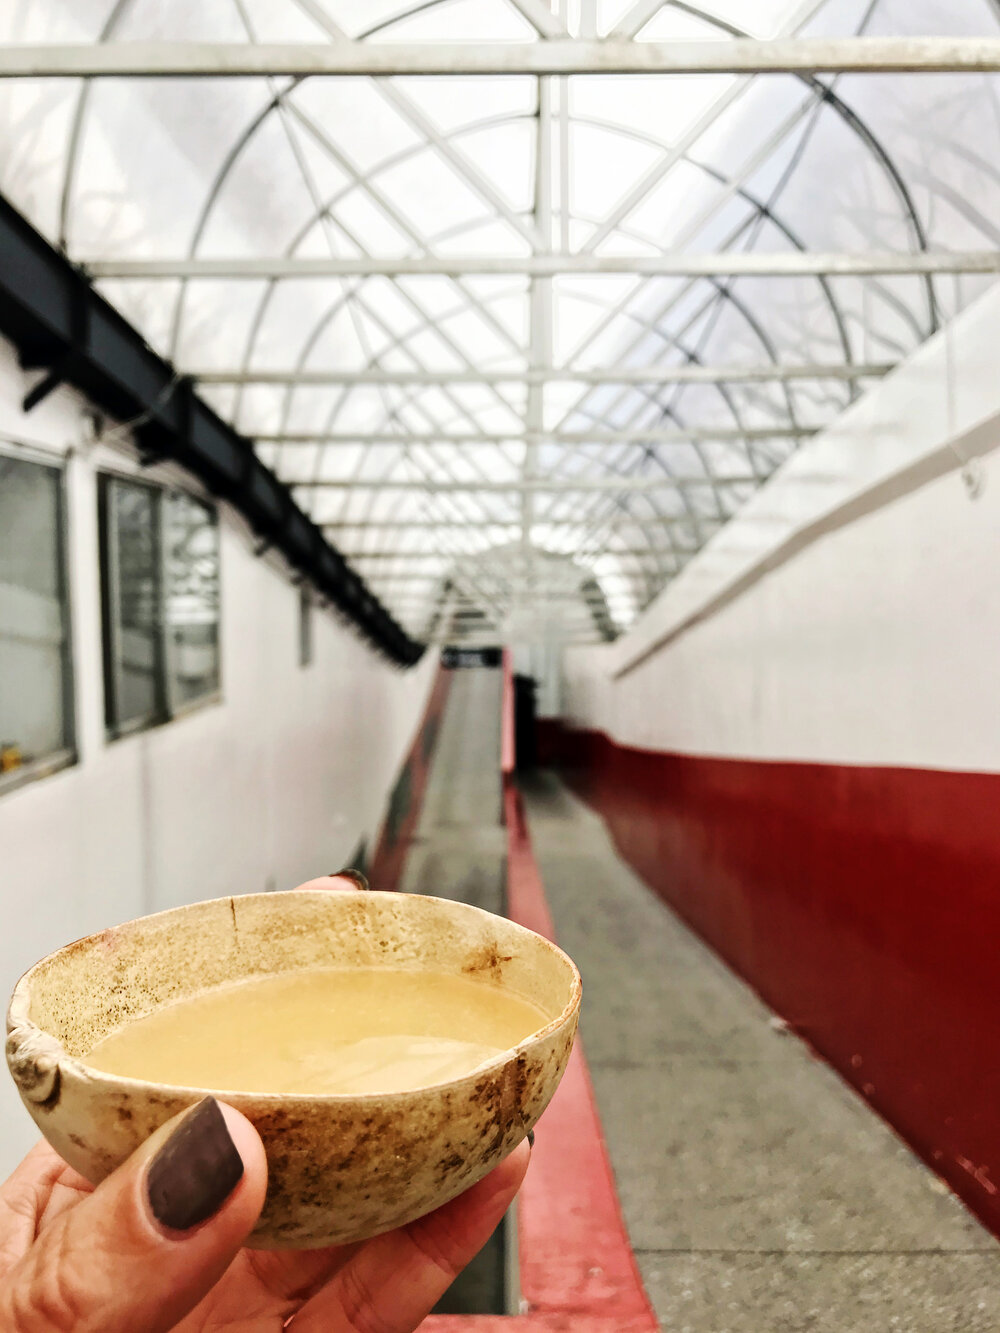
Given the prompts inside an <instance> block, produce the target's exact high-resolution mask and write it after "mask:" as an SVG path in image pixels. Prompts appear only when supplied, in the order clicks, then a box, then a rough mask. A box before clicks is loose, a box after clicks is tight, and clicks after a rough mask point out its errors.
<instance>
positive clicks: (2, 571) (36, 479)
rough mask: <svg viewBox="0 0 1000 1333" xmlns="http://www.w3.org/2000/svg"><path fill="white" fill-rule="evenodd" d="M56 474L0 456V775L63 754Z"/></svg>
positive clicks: (64, 667)
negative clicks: (61, 751)
mask: <svg viewBox="0 0 1000 1333" xmlns="http://www.w3.org/2000/svg"><path fill="white" fill-rule="evenodd" d="M61 480H62V478H61V473H60V472H59V471H58V470H57V469H56V468H51V467H44V466H42V465H41V464H38V463H29V462H25V461H24V460H22V459H14V458H5V457H3V456H0V770H3V771H6V772H10V771H11V770H15V769H17V768H19V767H20V766H21V765H22V764H23V763H28V762H29V761H31V760H33V759H41V758H44V757H45V756H46V755H50V754H53V753H55V752H56V751H58V750H62V749H65V748H67V747H68V745H69V744H70V739H69V732H70V723H69V718H68V717H67V715H66V714H67V706H66V699H67V697H68V683H69V666H68V661H67V632H66V613H65V612H66V609H65V604H64V595H63V579H62V543H61V532H60V528H61V521H62V520H61V514H62V502H61Z"/></svg>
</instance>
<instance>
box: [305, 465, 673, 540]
mask: <svg viewBox="0 0 1000 1333" xmlns="http://www.w3.org/2000/svg"><path fill="white" fill-rule="evenodd" d="M623 480H625V479H624V478H623ZM668 480H669V479H668ZM512 484H514V485H517V484H518V483H512ZM557 484H558V483H557ZM661 484H662V485H664V486H665V485H666V484H667V483H666V482H664V483H661ZM375 485H378V483H373V486H375ZM473 486H475V483H474V482H470V483H469V487H470V488H471V487H473ZM389 489H390V490H391V489H392V486H391V485H390V487H389ZM477 489H478V488H477ZM503 489H506V488H505V487H504V488H503ZM549 489H550V490H551V489H552V484H551V483H550V484H549ZM570 489H575V488H573V487H571V488H570ZM588 522H589V517H584V518H575V519H574V518H551V519H547V518H538V519H536V520H535V523H534V526H535V527H536V528H538V527H546V528H582V527H586V525H587V524H588ZM690 522H691V518H690V516H689V515H688V514H680V515H676V516H674V515H671V516H670V517H668V518H658V519H656V520H655V523H656V527H658V528H671V527H684V526H685V525H690ZM630 524H631V526H633V527H637V528H646V527H648V526H649V520H640V519H638V518H636V519H632V520H628V519H622V520H619V527H628V526H630ZM520 526H521V520H520V518H508V519H503V518H496V519H490V518H469V519H461V518H452V519H441V520H438V519H433V518H415V519H408V518H405V517H403V518H387V519H356V520H354V521H352V520H351V519H337V520H335V521H331V522H328V523H321V524H320V527H321V528H322V529H323V531H324V532H351V533H354V534H357V533H361V532H491V531H493V530H494V529H495V528H504V529H507V528H520ZM399 554H400V555H406V554H407V552H405V551H401V552H399ZM452 554H453V555H454V554H455V552H452Z"/></svg>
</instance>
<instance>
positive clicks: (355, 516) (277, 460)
mask: <svg viewBox="0 0 1000 1333" xmlns="http://www.w3.org/2000/svg"><path fill="white" fill-rule="evenodd" d="M911 34H912V35H914V36H916V35H921V36H924V35H940V36H970V37H990V38H995V37H997V36H998V35H1000V0H964V3H962V4H960V5H959V4H955V3H954V0H826V3H823V0H711V2H710V3H709V2H708V0H706V3H701V4H689V3H680V2H679V0H678V2H675V3H662V4H661V3H655V2H653V3H651V2H650V0H637V2H636V0H632V2H629V0H572V2H570V0H561V3H559V4H557V5H553V6H552V8H551V9H550V7H549V5H548V4H547V3H545V0H429V2H427V3H408V4H401V3H398V2H394V0H171V3H169V4H163V3H162V0H7V3H6V4H5V5H4V6H2V8H0V42H2V43H3V44H9V43H66V44H78V43H91V42H92V43H97V42H104V43H125V42H128V43H134V42H150V41H156V42H210V43H223V42H225V43H236V44H242V43H252V44H272V43H279V42H280V43H316V42H334V43H336V42H341V41H343V40H344V39H345V38H350V39H353V40H355V41H361V42H371V43H392V44H397V45H402V44H425V43H435V44H436V43H444V42H446V43H464V42H469V43H478V44H483V43H497V44H500V43H517V44H521V43H527V42H536V41H537V42H541V41H546V40H552V39H560V38H565V37H566V36H567V35H568V36H570V37H574V38H581V39H597V40H602V39H609V40H615V41H634V42H637V43H642V42H658V43H668V42H674V41H677V42H695V41H697V42H729V41H733V40H735V39H737V38H739V37H751V38H777V37H827V36H830V37H839V36H844V37H846V36H854V35H865V36H871V37H878V36H893V37H898V36H906V35H911ZM997 91H998V84H997V80H996V76H995V75H991V74H976V73H961V74H913V73H892V74H868V73H864V74H861V73H857V74H819V75H816V74H809V73H801V74H790V73H781V74H757V75H738V74H731V73H703V74H683V75H673V74H655V75H642V74H620V75H598V74H574V75H571V76H558V75H549V74H547V75H544V76H539V77H536V76H534V75H528V74H523V73H522V74H511V75H506V76H497V75H479V76H475V77H472V76H465V75H449V76H440V77H404V76H399V77H383V78H377V79H376V78H367V77H364V78H362V77H358V78H338V77H325V76H322V77H321V76H313V77H292V76H284V75H281V76H278V75H275V76H270V77H266V78H262V77H243V78H213V79H199V78H184V77H180V78H161V79H156V78H147V77H129V78H95V79H86V80H85V79H77V78H62V79H30V78H24V79H14V80H6V81H4V82H2V83H0V154H2V160H0V191H2V192H3V193H4V194H5V195H6V196H7V197H8V198H9V199H10V200H11V201H12V202H13V203H14V204H15V206H16V207H18V208H20V209H21V210H22V211H23V212H24V213H25V214H26V215H27V216H28V217H29V218H30V219H31V221H32V222H33V223H34V224H35V225H36V226H37V227H39V228H40V229H41V230H42V231H43V232H44V234H45V235H46V236H47V237H48V238H49V239H50V240H52V241H53V242H55V243H56V244H58V246H59V247H60V248H61V249H63V251H64V252H65V253H66V254H67V255H68V256H69V258H70V259H72V260H73V262H74V263H77V264H79V265H81V266H83V267H84V269H85V270H86V271H88V272H89V273H91V274H92V276H93V277H94V280H95V282H96V284H97V285H98V287H99V289H100V291H101V292H102V293H103V294H104V295H105V296H106V297H107V298H108V299H109V300H110V301H111V302H112V304H114V305H115V306H116V307H117V308H118V309H119V310H120V311H121V312H122V313H123V314H124V315H126V316H127V318H128V319H130V320H131V321H132V322H133V323H134V324H135V325H136V326H137V327H138V328H139V329H140V330H141V332H142V333H143V334H144V335H145V337H146V338H147V339H148V340H149V342H150V343H151V344H152V346H153V347H154V348H155V349H156V350H157V351H158V352H160V353H161V354H162V355H164V356H166V357H167V358H168V359H170V360H171V361H172V362H173V363H174V365H175V366H176V368H177V370H178V371H179V372H180V373H182V374H185V375H190V376H192V377H193V378H194V379H195V381H196V382H197V383H198V386H199V391H200V392H201V393H202V395H203V396H204V397H205V398H206V399H207V400H208V401H209V402H210V403H211V404H212V405H213V406H214V407H215V408H216V410H217V411H218V412H219V413H220V414H221V415H222V416H223V417H224V418H225V419H226V420H228V421H229V422H230V423H231V424H232V425H233V426H234V427H235V428H236V429H237V430H239V431H240V432H242V433H243V434H245V435H246V436H248V437H249V438H251V439H253V440H254V441H255V443H256V448H257V450H258V452H259V454H260V457H261V458H262V460H263V461H264V462H266V463H267V464H268V465H269V466H270V467H272V468H273V469H274V471H275V472H276V473H277V475H278V476H279V477H280V478H281V479H282V480H283V481H285V482H286V483H288V484H289V485H292V486H293V487H294V488H295V489H294V493H295V497H296V499H297V501H298V502H299V504H300V505H301V507H302V508H303V509H304V510H305V512H306V513H308V514H309V515H310V516H311V517H312V518H313V519H314V521H315V522H317V523H318V524H321V525H322V526H323V527H324V530H325V532H326V535H327V536H328V538H329V540H330V541H331V543H332V544H333V545H334V546H336V547H337V548H338V549H339V550H341V551H342V552H343V553H344V554H345V555H346V556H347V557H348V558H349V560H350V561H351V563H352V564H353V565H354V567H355V568H356V569H357V570H358V571H359V572H360V573H361V574H362V575H363V576H364V578H365V579H366V581H367V582H368V583H369V585H370V586H371V587H372V589H373V590H374V591H375V592H376V593H377V594H378V596H379V597H380V598H381V599H382V601H383V602H384V603H385V604H386V606H387V607H388V608H389V609H390V610H391V611H392V612H393V614H394V615H395V616H396V617H397V619H398V620H399V621H400V623H401V624H402V625H403V626H405V627H406V629H407V630H408V631H409V632H410V633H411V634H412V635H414V636H416V637H417V638H425V639H434V638H447V639H448V640H449V641H450V640H454V639H456V638H461V637H463V636H464V637H466V638H468V639H469V640H470V641H473V642H475V641H484V642H485V641H490V642H493V641H497V640H498V639H500V638H503V637H505V636H507V637H509V636H510V635H512V634H516V635H520V636H523V637H526V638H531V637H536V638H544V637H549V638H556V639H561V640H565V641H581V640H584V641H585V640H588V639H599V638H607V637H613V636H614V635H615V634H617V633H620V632H621V631H622V630H623V629H624V628H626V627H627V626H628V625H629V624H630V623H631V622H632V621H633V620H634V619H635V617H636V616H637V615H638V614H639V613H640V612H641V610H642V609H643V607H644V606H646V605H647V604H648V603H649V602H650V600H651V599H652V598H653V597H655V596H656V595H657V594H658V593H659V592H660V591H661V590H662V589H663V588H664V587H665V586H666V585H667V584H668V583H669V582H670V580H671V579H672V578H674V577H675V576H676V575H677V573H678V572H679V571H680V570H681V569H683V567H684V566H685V564H686V563H687V562H688V561H689V560H690V559H691V558H692V556H693V555H694V554H695V553H696V552H697V551H698V550H699V549H700V548H701V547H702V546H703V545H704V543H705V542H706V541H708V540H709V539H710V538H711V537H712V535H713V534H714V533H716V532H717V531H718V530H719V529H720V527H721V526H722V525H724V524H725V523H726V522H727V521H728V519H730V518H731V517H732V516H733V515H734V514H735V513H737V512H738V510H739V509H740V507H741V505H742V504H743V503H744V502H745V501H746V500H747V498H748V497H749V496H750V495H751V494H752V493H753V492H754V490H755V489H757V488H758V487H759V486H760V485H762V484H763V483H764V482H765V481H766V480H767V478H768V477H769V476H770V474H771V473H772V472H773V471H774V470H775V469H776V468H777V467H779V466H780V464H781V463H782V461H783V460H784V459H786V458H787V457H788V456H789V454H790V453H791V452H793V451H794V450H796V449H797V448H798V447H799V446H800V445H801V444H803V443H804V442H805V441H807V440H808V439H809V438H810V437H811V436H812V435H813V434H814V433H816V432H817V431H819V430H821V429H822V428H823V427H824V426H826V425H828V424H829V423H830V422H832V421H833V420H834V419H835V418H836V417H837V416H838V414H839V413H841V412H842V411H843V410H844V409H845V408H846V407H847V406H848V405H849V404H850V403H851V402H852V400H853V399H854V398H856V397H857V396H858V395H860V394H862V393H864V391H865V389H866V387H868V386H870V385H871V384H872V383H873V382H874V380H876V379H877V378H878V377H880V376H882V375H884V374H885V373H887V371H888V370H889V369H891V367H892V366H893V365H895V364H896V363H897V362H899V361H900V360H901V359H903V358H904V357H906V356H907V355H908V354H909V353H910V352H912V351H913V349H914V348H915V347H917V346H918V345H919V344H920V343H921V342H922V341H923V340H924V339H926V338H927V337H928V336H929V335H931V334H932V333H933V332H934V331H935V329H936V328H938V327H939V326H940V325H941V324H942V323H944V322H946V321H947V320H948V319H950V318H951V317H952V316H953V315H954V314H955V313H956V312H957V311H958V310H959V309H960V308H962V307H963V306H964V305H966V304H967V303H968V302H969V301H970V300H971V299H973V298H974V297H975V296H977V295H978V294H979V292H980V291H981V290H982V289H983V287H984V285H985V284H987V283H989V282H991V281H992V280H993V278H992V276H990V275H989V274H988V273H979V274H977V273H975V272H973V271H971V268H972V267H973V266H969V267H970V271H964V272H937V273H936V274H934V273H930V272H927V273H921V272H914V271H912V270H913V268H917V267H919V265H912V266H909V267H908V266H907V264H906V263H905V262H901V263H900V264H899V265H898V266H897V271H894V272H886V271H879V272H873V273H869V274H865V273H861V272H857V271H855V272H853V273H847V274H844V273H836V272H830V271H829V270H830V269H834V268H836V267H837V265H836V264H835V263H832V262H831V263H827V262H826V261H827V260H831V259H832V260H836V259H837V257H838V256H840V257H845V256H853V257H855V258H857V257H858V256H865V255H872V254H874V255H878V256H882V257H884V256H887V255H891V256H899V257H901V258H902V259H903V260H905V257H907V256H914V255H918V254H919V253H920V252H923V251H926V252H928V254H929V255H931V256H933V255H943V254H944V253H945V252H955V253H967V254H970V255H971V254H974V253H981V252H987V251H990V252H995V251H997V250H998V248H1000V246H998V240H1000V236H998V228H1000V223H998V222H997V219H998V218H1000V104H998V98H997ZM754 255H759V256H777V257H778V258H779V260H783V259H787V260H788V261H789V267H790V270H791V271H790V273H789V272H785V273H779V274H775V273H773V272H770V273H769V272H768V266H767V265H761V264H757V265H755V263H754V261H753V259H752V258H748V257H752V256H754ZM718 256H731V257H732V259H733V262H732V264H731V265H730V268H729V269H727V268H726V265H725V264H724V263H720V264H717V265H716V266H715V268H714V269H713V268H712V265H711V264H707V263H701V264H700V265H699V258H700V259H701V260H705V259H706V257H718ZM810 256H813V257H814V258H815V261H816V262H815V264H814V266H813V270H812V271H810V272H803V269H807V268H808V267H809V265H808V263H806V262H804V261H807V260H808V259H809V257H810ZM685 258H687V259H689V260H691V262H690V263H689V264H687V265H686V264H685V262H684V261H685ZM668 261H670V262H668ZM449 265H451V267H450V268H449V267H448V266H449ZM699 267H700V268H701V270H702V271H700V272H699V271H698V270H699ZM774 267H779V268H780V267H781V264H780V263H778V264H772V265H771V268H772V269H773V268H774ZM855 267H856V268H857V267H859V266H855ZM860 267H863V266H860ZM925 267H929V268H932V269H933V267H934V265H926V266H925ZM956 267H958V268H960V267H961V266H960V265H958V266H956ZM705 270H708V271H705Z"/></svg>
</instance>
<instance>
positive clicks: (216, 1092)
mask: <svg viewBox="0 0 1000 1333" xmlns="http://www.w3.org/2000/svg"><path fill="white" fill-rule="evenodd" d="M299 894H304V895H308V896H309V897H312V898H319V899H322V900H323V901H325V902H329V901H336V900H340V901H343V900H344V895H342V894H340V893H336V892H333V891H331V890H329V889H282V890H279V891H277V892H271V893H246V894H226V895H225V896H223V897H220V898H205V899H199V900H198V901H197V902H193V903H181V904H180V905H179V906H177V907H168V908H165V909H164V910H163V911H162V912H150V913H147V914H146V915H145V916H139V917H132V918H130V919H129V920H127V921H121V922H119V923H118V924H117V925H115V926H108V927H107V928H106V929H104V930H99V931H95V932H94V933H92V934H90V935H82V936H81V937H80V938H79V939H76V940H70V941H69V942H68V943H67V944H64V945H62V946H61V947H60V948H58V949H54V950H53V951H52V952H51V953H48V954H46V955H45V956H44V957H43V958H39V959H38V961H37V962H35V963H33V964H32V965H31V967H29V968H28V969H27V971H26V972H24V973H23V974H22V975H21V977H20V978H19V979H18V981H17V983H16V985H15V986H14V990H13V992H12V993H11V998H10V1002H9V1004H8V1006H7V1015H6V1020H7V1021H6V1027H7V1033H8V1036H11V1035H12V1034H13V1033H15V1032H17V1034H18V1045H19V1046H20V1045H23V1044H24V1043H25V1042H27V1041H30V1040H31V1039H32V1038H35V1037H39V1036H40V1037H42V1038H44V1042H45V1054H46V1056H47V1057H49V1058H51V1059H52V1060H53V1061H54V1062H55V1064H56V1065H57V1066H58V1068H59V1070H60V1071H61V1072H69V1073H72V1074H74V1075H76V1076H77V1078H81V1077H82V1078H83V1079H84V1080H86V1081H88V1082H90V1083H93V1084H95V1085H97V1086H98V1087H100V1086H101V1085H104V1086H105V1087H106V1088H107V1089H108V1090H109V1091H110V1090H111V1089H115V1090H117V1091H126V1092H127V1091H131V1090H134V1091H136V1092H139V1093H141V1092H143V1091H148V1090H150V1089H152V1090H155V1091H157V1092H160V1093H163V1092H168V1093H176V1094H178V1095H179V1096H180V1097H182V1098H184V1099H185V1100H187V1099H188V1098H191V1099H199V1098H203V1097H218V1098H221V1099H222V1100H223V1101H225V1102H227V1103H229V1104H231V1105H233V1106H236V1107H237V1109H238V1108H239V1106H240V1105H241V1104H242V1105H244V1106H247V1105H249V1104H253V1105H254V1106H260V1107H264V1108H267V1109H280V1108H281V1107H285V1106H288V1104H289V1103H290V1102H305V1103H308V1104H309V1105H312V1106H318V1105H324V1104H329V1105H331V1106H347V1105H355V1104H358V1103H361V1104H366V1103H379V1104H384V1103H386V1102H390V1103H396V1102H400V1103H402V1102H406V1101H408V1100H412V1099H413V1098H414V1097H416V1096H420V1095H421V1094H422V1093H426V1092H431V1091H438V1090H440V1089H444V1088H461V1087H462V1085H463V1084H466V1083H472V1082H474V1081H478V1080H480V1079H482V1078H483V1077H484V1076H487V1075H489V1074H491V1073H493V1072H495V1071H496V1070H498V1069H502V1068H503V1067H505V1066H506V1065H508V1064H510V1063H511V1062H512V1061H514V1060H516V1059H518V1058H519V1057H520V1056H521V1055H523V1054H525V1053H526V1052H527V1051H529V1050H530V1049H531V1048H532V1047H534V1046H537V1045H539V1044H540V1043H541V1042H543V1041H545V1040H546V1039H547V1038H548V1037H551V1036H553V1035H554V1034H555V1033H556V1032H558V1031H559V1030H560V1029H562V1028H563V1027H565V1026H566V1025H567V1024H568V1023H569V1022H571V1021H572V1020H574V1019H575V1018H576V1017H577V1016H578V1015H579V1012H580V1005H581V1001H582V998H583V978H582V977H581V976H580V970H579V968H578V967H577V965H576V963H574V962H573V959H572V958H570V956H569V954H567V953H566V952H565V951H564V950H562V949H560V947H559V946H558V944H556V943H554V942H553V941H552V940H550V939H548V938H547V937H546V936H544V935H540V934H539V933H538V932H537V931H534V930H531V929H530V927H528V926H523V925H521V923H520V922H518V921H512V920H511V918H510V917H505V916H500V915H499V914H498V913H496V912H488V911H486V910H485V909H484V908H482V907H475V906H474V905H473V904H472V903H463V902H461V901H460V900H458V899H454V898H438V897H435V896H433V895H431V894H421V893H403V892H399V891H392V890H374V891H371V892H370V893H367V894H366V895H365V898H366V899H367V900H368V901H377V900H378V899H379V898H393V899H396V900H398V901H403V900H407V899H416V900H418V901H421V902H432V903H440V904H443V905H446V906H447V907H448V908H449V909H455V908H458V909H459V910H460V911H461V912H467V913H471V914H472V915H474V916H479V917H488V918H490V919H492V920H500V921H502V922H503V923H504V924H505V925H506V926H511V927H513V929H514V930H515V932H520V933H523V934H524V935H528V936H531V937H532V938H533V939H535V940H539V941H541V943H542V944H543V945H544V946H545V947H546V948H547V949H548V950H550V951H551V952H552V953H553V954H555V955H556V957H557V958H559V959H560V960H561V961H562V962H563V963H565V964H566V965H568V968H569V975H570V994H569V999H568V1000H567V1002H566V1004H565V1005H564V1007H563V1009H562V1010H561V1012H560V1013H559V1014H558V1015H557V1016H556V1017H555V1018H553V1019H551V1020H550V1021H549V1022H548V1023H546V1024H545V1025H544V1027H541V1028H538V1029H537V1030H536V1031H534V1032H532V1033H531V1034H530V1035H529V1036H527V1037H524V1038H523V1039H522V1040H521V1041H519V1042H518V1043H517V1045H515V1046H509V1047H507V1048H506V1049H505V1050H503V1051H501V1052H500V1053H499V1055H495V1056H493V1057H492V1058H491V1059H490V1060H487V1061H484V1062H483V1063H482V1064H479V1065H477V1066H476V1067H475V1069H473V1070H471V1071H470V1072H469V1073H468V1074H463V1075H462V1076H461V1077H460V1078H455V1079H446V1080H445V1081H443V1082H440V1083H423V1084H420V1085H419V1086H418V1087H416V1088H403V1089H399V1090H397V1091H394V1092H366V1093H349V1092H338V1093H315V1092H301V1093H300V1092H270V1093H268V1092H251V1091H247V1090H245V1089H243V1090H241V1089H237V1088H218V1087H215V1088H209V1087H198V1086H194V1085H187V1084H181V1083H157V1082H154V1081H152V1080H151V1079H141V1078H130V1077H128V1076H127V1075H123V1074H109V1073H107V1072H106V1071H104V1070H100V1069H95V1068H94V1067H93V1066H92V1065H88V1064H87V1062H86V1059H84V1058H83V1057H81V1056H76V1055H70V1054H69V1052H68V1051H67V1050H66V1048H65V1047H64V1046H63V1044H62V1042H61V1041H60V1040H59V1038H58V1037H56V1036H55V1035H54V1034H53V1033H51V1032H48V1031H46V1029H45V1028H42V1027H39V1025H38V1024H37V1023H35V1022H34V1021H33V1020H32V1019H31V1018H29V1017H28V1010H29V1008H30V1004H31V984H32V980H33V978H34V975H35V973H36V972H38V970H39V969H40V968H42V967H43V966H45V965H47V964H51V963H52V962H53V961H54V960H55V959H57V958H59V956H60V954H65V953H68V952H69V951H70V950H77V949H80V948H82V947H83V946H85V945H88V944H93V943H96V942H97V941H99V940H103V939H106V938H107V937H108V936H109V935H113V934H114V932H115V931H118V930H122V929H124V928H125V927H126V926H131V925H136V924H138V923H140V922H145V921H155V920H160V919H163V918H165V917H170V916H176V915H181V914H183V913H185V912H189V911H190V910H191V909H192V908H194V907H208V906H212V905H213V904H215V903H229V904H230V905H232V904H233V902H234V901H235V900H236V899H256V900H267V901H269V902H273V901H275V900H276V899H278V900H280V899H287V898H290V897H291V896H292V895H296V896H297V895H299ZM349 901H356V900H355V899H354V898H353V896H352V897H351V898H350V899H349ZM288 970H290V971H294V970H295V969H288ZM301 970H303V971H306V970H319V969H301ZM329 970H334V969H329ZM345 970H349V969H345ZM399 970H403V969H399ZM255 975H260V976H277V975H280V973H278V972H264V973H258V974H255ZM223 984H224V985H225V984H227V983H223ZM235 984H239V981H238V980H237V981H236V982H235ZM210 989H217V988H216V987H206V990H210ZM186 998H192V997H186ZM523 998H527V997H523ZM158 1007H161V1008H165V1007H166V1006H158ZM150 1012H151V1013H152V1012H155V1010H151V1011H150ZM109 1035H110V1034H109ZM7 1052H8V1059H10V1057H11V1055H12V1054H13V1052H12V1051H11V1043H10V1040H8V1042H7ZM15 1082H16V1080H15ZM18 1090H19V1091H20V1088H19V1089H18Z"/></svg>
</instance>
